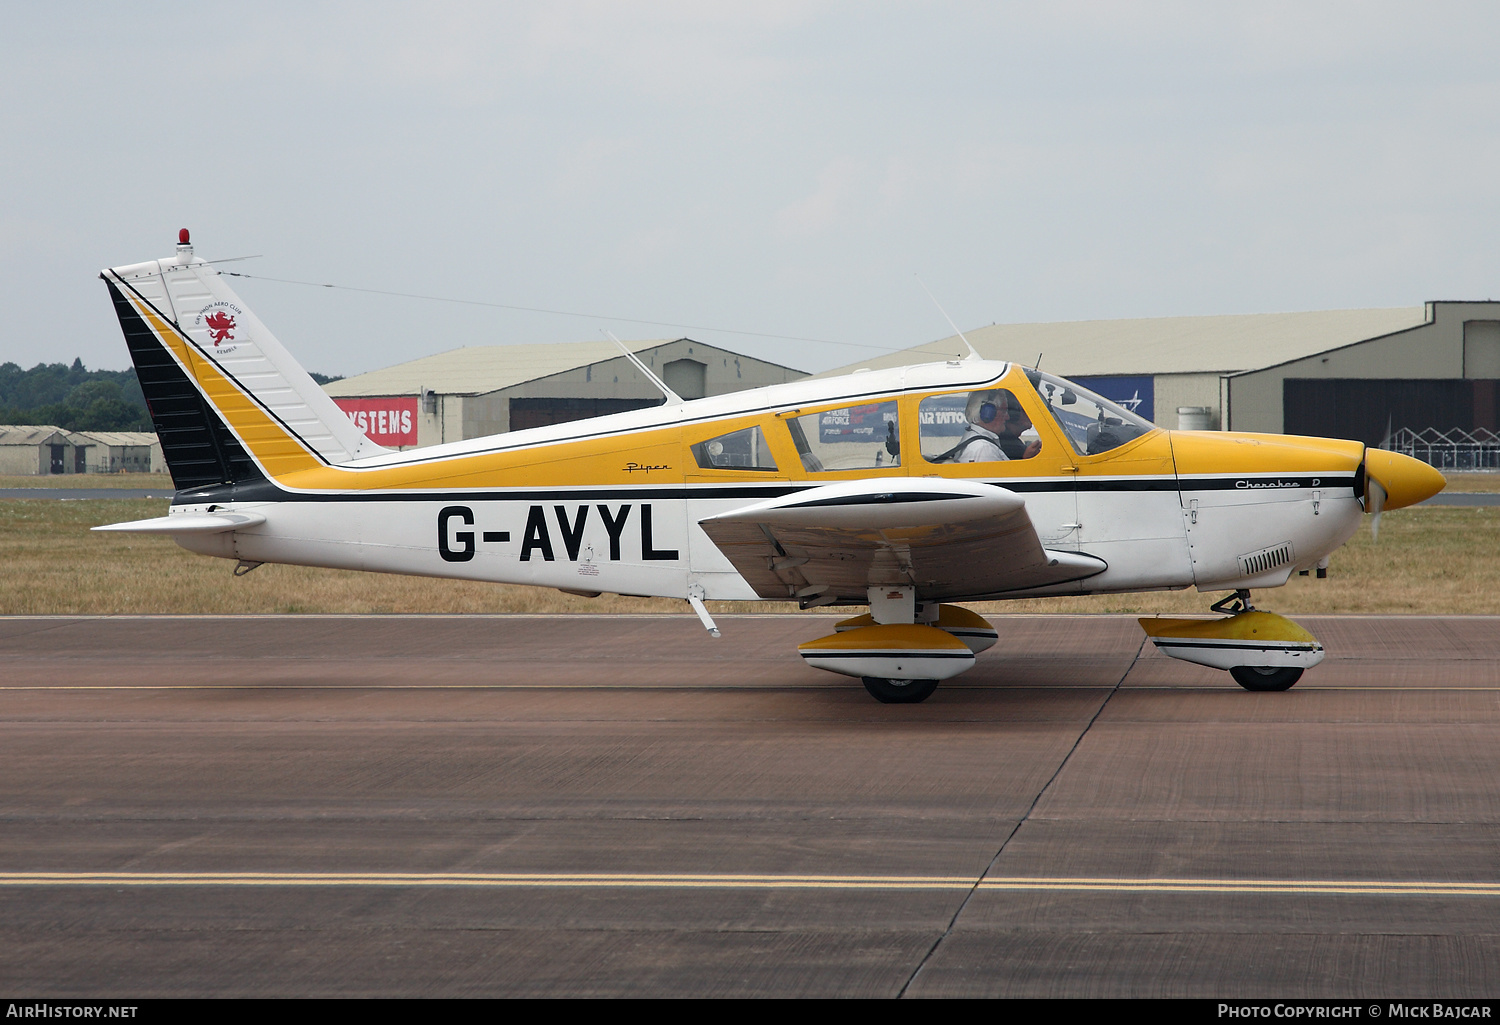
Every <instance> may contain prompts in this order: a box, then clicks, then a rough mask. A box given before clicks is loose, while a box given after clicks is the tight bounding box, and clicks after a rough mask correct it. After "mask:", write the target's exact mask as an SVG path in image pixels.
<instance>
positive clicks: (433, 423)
mask: <svg viewBox="0 0 1500 1025" xmlns="http://www.w3.org/2000/svg"><path fill="white" fill-rule="evenodd" d="M623 344H624V345H625V346H626V348H628V349H630V351H631V352H633V353H635V354H636V356H637V357H639V358H640V360H641V362H643V363H645V364H646V366H648V367H650V368H651V371H652V372H653V373H655V374H656V375H657V376H658V377H660V378H661V379H662V380H664V381H665V382H666V383H667V386H668V387H669V388H671V389H672V390H673V391H675V392H677V394H679V395H681V396H682V397H683V398H685V399H694V398H703V397H704V396H707V395H723V394H725V393H726V392H734V391H742V390H743V389H746V388H759V387H761V386H762V385H768V384H781V383H783V382H786V381H795V380H797V379H799V378H803V377H806V376H807V374H806V373H804V372H803V371H801V370H793V369H791V368H790V367H784V366H780V365H779V364H776V363H767V362H766V361H764V360H759V359H755V358H753V357H751V356H745V355H741V354H740V353H737V352H730V351H729V350H727V349H720V348H717V347H716V346H712V345H705V344H704V343H702V342H698V341H694V340H693V339H691V338H677V339H671V340H660V339H659V340H654V341H635V342H625V343H623ZM323 387H324V390H325V391H327V392H328V394H329V395H331V396H333V398H334V401H336V402H337V403H338V404H339V406H340V407H341V408H342V409H343V410H344V412H345V413H347V414H349V416H350V418H351V419H353V420H354V422H355V423H357V424H359V425H360V427H361V428H363V429H364V430H365V432H366V433H367V434H368V435H369V436H370V438H371V439H373V440H374V441H376V442H378V443H380V444H382V445H387V446H390V447H392V448H409V447H411V446H414V445H415V446H425V445H436V444H440V443H442V442H446V441H461V440H465V439H468V438H482V437H485V436H486V435H490V434H499V433H502V432H505V431H516V430H521V429H523V428H526V427H541V426H544V425H546V424H554V423H564V422H566V421H569V420H581V419H583V418H585V417H591V416H603V415H605V414H606V413H620V412H624V411H625V410H629V409H640V408H642V407H644V406H655V405H659V404H660V403H661V401H662V396H661V392H660V391H658V390H657V388H656V386H655V385H653V384H652V383H651V382H650V381H649V380H647V379H646V377H645V375H644V374H642V373H641V372H640V371H639V370H637V369H636V368H635V366H634V365H632V364H631V363H630V362H629V361H628V360H627V359H626V358H625V357H624V355H623V354H622V353H621V352H620V350H619V349H618V348H616V347H615V346H614V344H613V343H611V342H606V341H599V342H565V343H560V344H554V345H479V346H470V347H467V348H463V349H453V350H450V351H448V352H441V353H438V354H437V355H434V356H425V357H423V358H422V359H415V360H412V361H411V362H409V363H399V364H397V365H396V366H393V367H386V368H385V369H383V370H372V371H371V372H369V373H367V374H360V375H358V376H356V377H349V378H345V379H343V380H341V381H333V382H331V383H329V384H326V385H324V386H323Z"/></svg>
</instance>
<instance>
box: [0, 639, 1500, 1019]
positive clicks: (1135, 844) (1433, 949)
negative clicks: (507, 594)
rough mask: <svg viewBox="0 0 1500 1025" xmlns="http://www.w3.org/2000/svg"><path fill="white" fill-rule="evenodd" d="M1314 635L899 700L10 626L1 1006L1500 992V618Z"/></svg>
mask: <svg viewBox="0 0 1500 1025" xmlns="http://www.w3.org/2000/svg"><path fill="white" fill-rule="evenodd" d="M1299 621H1301V622H1303V623H1304V624H1305V625H1307V626H1308V627H1309V628H1310V629H1311V630H1312V631H1313V633H1314V634H1316V635H1318V637H1319V638H1320V639H1321V640H1322V641H1323V643H1324V645H1325V646H1326V648H1327V649H1328V653H1329V657H1328V660H1327V661H1326V662H1325V663H1324V664H1323V665H1322V666H1320V667H1318V668H1316V669H1314V670H1311V671H1309V672H1308V674H1307V675H1306V676H1305V677H1304V679H1303V681H1302V682H1301V683H1300V684H1299V685H1298V686H1297V687H1296V688H1295V689H1293V690H1292V691H1290V692H1288V693H1284V694H1252V693H1248V692H1245V691H1242V690H1240V688H1238V687H1236V686H1235V685H1234V684H1233V682H1232V681H1231V680H1230V679H1229V677H1228V675H1227V674H1225V673H1218V672H1215V671H1212V670H1208V669H1204V668H1201V667H1197V666H1192V665H1188V664H1185V663H1181V662H1175V661H1172V660H1170V659H1167V658H1164V657H1162V656H1160V655H1158V654H1157V653H1156V652H1155V651H1154V650H1153V649H1151V647H1150V645H1149V644H1148V645H1145V646H1144V647H1143V645H1142V634H1141V631H1140V629H1139V627H1138V626H1137V625H1136V623H1135V622H1134V620H1133V619H1131V618H1129V617H1104V616H1035V617H1033V616H1017V617H1003V618H1001V619H1000V620H999V622H998V624H997V625H998V626H999V628H1000V631H1001V637H1002V639H1001V643H1000V645H999V646H998V647H997V648H994V649H992V650H991V651H990V652H988V653H986V654H984V655H982V656H980V659H979V664H978V667H977V668H976V669H974V670H973V671H972V672H970V673H969V674H967V675H965V676H964V677H961V678H960V679H958V680H955V681H950V682H949V683H947V684H944V685H943V686H942V687H940V688H939V689H938V692H937V694H936V695H935V696H934V697H933V698H931V699H930V700H929V701H927V702H926V703H925V704H922V705H915V706H900V705H880V704H877V703H876V702H874V701H872V700H871V699H869V698H868V697H867V696H866V695H865V693H864V691H863V689H862V688H861V687H860V686H859V684H858V682H857V681H852V680H848V681H846V680H843V679H841V678H838V677H834V676H831V675H828V674H825V673H820V672H818V671H816V670H811V669H808V668H806V667H805V666H803V665H802V664H801V661H800V659H798V658H797V656H796V654H795V652H794V650H793V648H794V645H795V644H796V643H798V642H800V641H803V640H807V639H810V638H812V637H815V636H818V635H820V634H821V633H823V632H825V631H826V629H827V628H828V625H829V624H830V622H831V620H830V619H829V617H823V616H812V615H802V616H795V615H794V616H765V617H729V616H726V617H723V618H721V620H720V625H721V627H723V629H724V637H723V638H722V639H721V640H718V641H714V640H710V639H709V638H708V637H707V636H706V635H705V634H704V633H703V631H702V629H701V627H699V625H698V623H697V621H696V619H694V618H693V617H691V616H683V617H625V616H620V617H523V616H498V617H459V616H452V617H449V616H432V617H417V616H385V617H374V616H371V617H336V616H329V617H323V616H286V617H280V616H267V617H244V618H241V617H166V616H163V617H97V618H91V617H58V618H24V617H7V618H0V731H3V742H0V773H3V776H0V778H3V779H4V781H5V783H4V787H3V791H0V824H3V829H4V836H5V842H4V843H3V844H0V944H3V949H4V950H5V952H6V956H5V957H4V958H0V989H3V990H4V991H6V992H8V993H13V994H24V995H26V996H28V997H49V996H88V995H98V996H116V997H127V996H134V997H150V996H188V995H224V996H228V995H248V996H270V995H313V996H339V995H361V996H425V995H433V996H439V995H442V996H512V995H514V996H532V995H601V996H602V995H629V996H653V995H682V996H698V995H716V996H738V995H776V996H793V995H798V996H802V995H807V996H830V995H833V996H897V995H905V996H960V995H962V996H1092V997H1103V996H1195V997H1219V998H1228V997H1263V998H1293V997H1298V996H1337V997H1399V996H1422V997H1427V998H1434V997H1488V996H1494V995H1495V993H1496V990H1497V988H1500V618H1495V617H1453V618H1425V617H1306V618H1303V619H1300V620H1299Z"/></svg>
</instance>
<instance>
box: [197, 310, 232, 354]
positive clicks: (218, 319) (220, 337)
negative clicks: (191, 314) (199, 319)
mask: <svg viewBox="0 0 1500 1025" xmlns="http://www.w3.org/2000/svg"><path fill="white" fill-rule="evenodd" d="M203 320H204V323H206V324H207V325H208V333H209V334H211V335H212V336H213V339H214V348H216V349H217V348H218V347H219V343H220V342H232V341H234V318H233V317H231V316H230V315H229V314H227V313H225V312H224V311H223V310H214V312H212V313H210V314H209V315H208V316H207V317H204V318H203Z"/></svg>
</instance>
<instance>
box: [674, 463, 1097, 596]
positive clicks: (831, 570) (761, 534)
mask: <svg viewBox="0 0 1500 1025" xmlns="http://www.w3.org/2000/svg"><path fill="white" fill-rule="evenodd" d="M698 525H699V526H700V527H702V528H703V531H704V532H705V533H706V534H707V535H708V536H709V539H710V540H712V541H713V543H714V544H715V545H716V546H717V547H718V548H719V550H720V551H721V552H723V553H724V555H725V556H726V557H727V558H728V559H729V561H730V562H731V563H732V564H733V565H734V568H735V569H736V570H737V571H738V572H739V574H740V575H741V576H743V577H744V578H745V580H746V581H748V582H749V583H750V586H752V587H754V588H755V591H756V593H757V594H759V595H760V596H761V597H763V598H786V597H789V596H797V597H800V598H803V599H804V601H806V602H808V603H819V604H824V603H826V599H827V598H829V597H832V598H836V599H849V600H854V601H858V602H860V603H863V602H865V601H866V600H867V589H868V588H870V587H880V586H888V587H896V586H915V587H916V589H917V595H918V597H919V598H920V599H922V600H924V601H927V600H937V599H943V598H958V597H964V596H972V595H981V594H997V593H1000V592H1004V591H1018V590H1026V589H1029V588H1033V587H1043V586H1046V585H1048V584H1059V583H1065V582H1067V581H1070V580H1081V579H1083V578H1085V577H1091V576H1093V575H1094V574H1096V573H1101V572H1103V571H1104V570H1105V569H1106V568H1107V566H1106V563H1105V562H1104V560H1102V559H1097V558H1095V557H1093V556H1091V555H1083V554H1080V553H1078V552H1061V551H1053V550H1049V549H1046V548H1043V547H1042V543H1041V540H1040V539H1039V538H1038V537H1037V533H1036V528H1035V527H1034V526H1033V525H1032V522H1031V517H1030V516H1029V515H1028V514H1027V512H1026V501H1025V499H1023V498H1022V497H1021V496H1020V495H1018V494H1016V493H1015V492H1014V491H1009V490H1007V489H1005V488H1001V487H995V486H994V485H991V484H980V483H977V482H973V481H958V480H941V479H938V478H931V477H929V478H910V477H903V478H894V477H888V478H884V479H878V480H860V481H843V482H840V483H837V484H827V485H824V486H822V487H816V488H809V489H808V490H806V491H799V492H797V493H796V494H792V495H784V496H782V497H779V498H773V499H769V500H767V501H764V502H758V503H756V504H755V505H750V506H746V507H745V508H743V509H736V510H734V511H733V512H728V513H721V514H719V515H717V516H710V517H707V518H706V519H703V520H700V521H699V522H698ZM818 599H824V601H821V602H820V601H818Z"/></svg>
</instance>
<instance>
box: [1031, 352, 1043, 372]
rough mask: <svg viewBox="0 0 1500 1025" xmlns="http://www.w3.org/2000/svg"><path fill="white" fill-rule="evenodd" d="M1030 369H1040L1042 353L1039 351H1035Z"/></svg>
mask: <svg viewBox="0 0 1500 1025" xmlns="http://www.w3.org/2000/svg"><path fill="white" fill-rule="evenodd" d="M1031 369H1032V370H1040V369H1042V354H1041V353H1037V354H1036V363H1034V364H1033V365H1032V367H1031Z"/></svg>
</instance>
